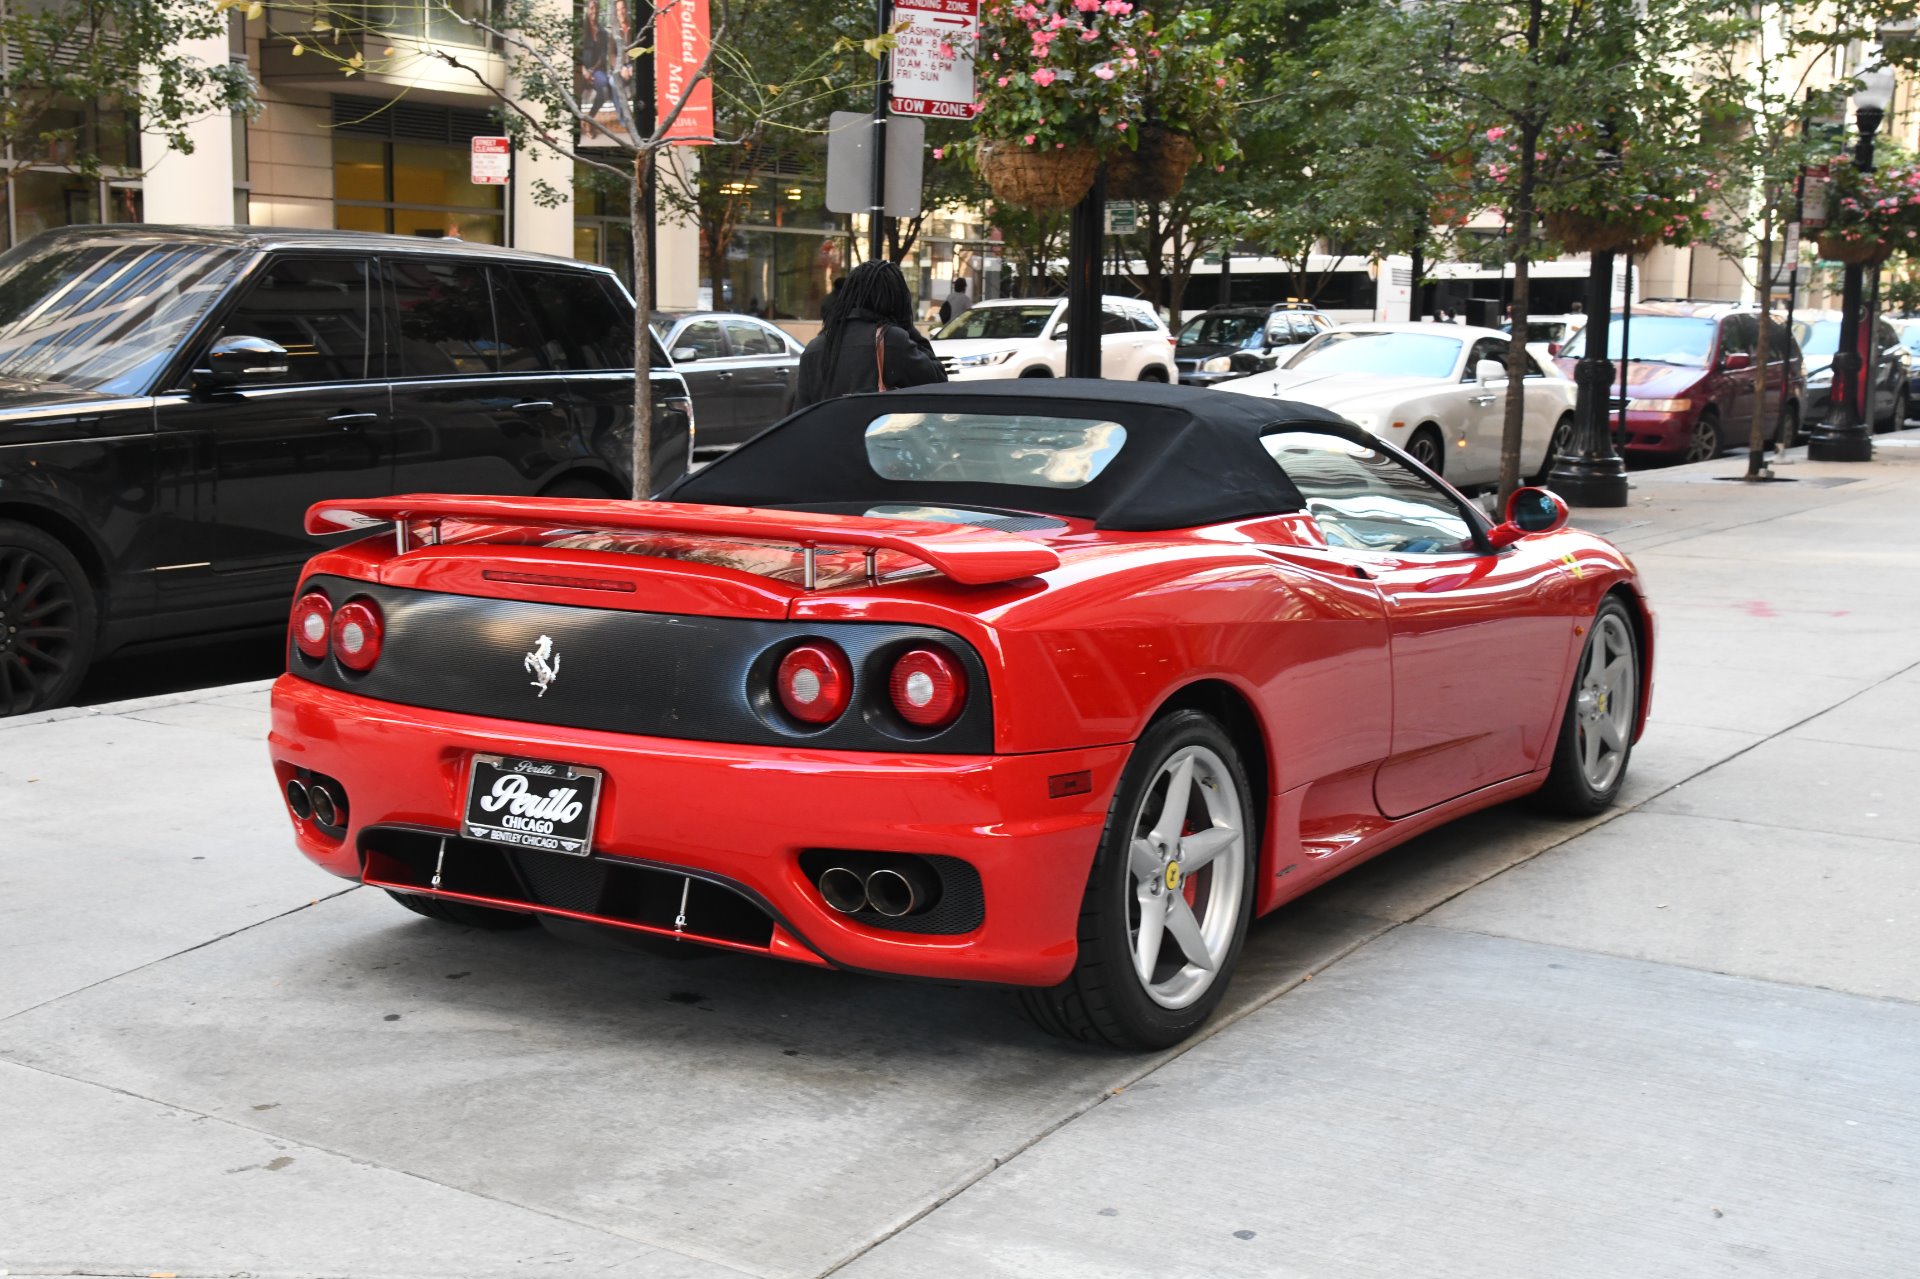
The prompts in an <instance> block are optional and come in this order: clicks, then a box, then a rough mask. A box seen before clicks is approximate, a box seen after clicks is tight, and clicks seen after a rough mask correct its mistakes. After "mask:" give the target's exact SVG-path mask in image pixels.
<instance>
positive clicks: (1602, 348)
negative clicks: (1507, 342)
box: [1514, 253, 1627, 506]
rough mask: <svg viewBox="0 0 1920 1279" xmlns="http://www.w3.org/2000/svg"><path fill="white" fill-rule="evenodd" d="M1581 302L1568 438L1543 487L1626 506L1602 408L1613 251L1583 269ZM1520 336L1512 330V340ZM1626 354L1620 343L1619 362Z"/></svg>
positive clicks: (1623, 475)
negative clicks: (1580, 342)
mask: <svg viewBox="0 0 1920 1279" xmlns="http://www.w3.org/2000/svg"><path fill="white" fill-rule="evenodd" d="M1586 305H1587V327H1586V339H1587V346H1586V351H1585V352H1584V353H1583V354H1582V355H1581V357H1580V362H1579V363H1578V364H1576V365H1574V366H1573V384H1574V387H1575V388H1576V390H1575V395H1574V401H1573V437H1572V439H1571V440H1569V441H1568V443H1567V445H1566V447H1565V448H1564V449H1563V450H1562V451H1561V452H1559V453H1556V454H1554V457H1553V467H1552V469H1550V470H1549V471H1548V472H1547V487H1549V488H1551V489H1552V490H1553V491H1554V492H1556V493H1558V494H1559V495H1560V496H1561V497H1563V498H1565V499H1566V500H1567V501H1568V502H1569V503H1571V504H1572V505H1574V506H1625V505H1626V504H1627V466H1626V463H1625V462H1622V461H1621V460H1620V455H1619V454H1618V453H1616V452H1614V448H1613V425H1612V423H1611V422H1610V421H1609V420H1608V419H1609V417H1610V415H1609V413H1608V412H1607V409H1608V407H1609V406H1608V399H1609V397H1610V396H1611V395H1612V392H1613V361H1611V360H1609V359H1608V358H1607V322H1608V320H1609V318H1610V317H1611V316H1612V314H1613V254H1611V253H1595V254H1594V255H1593V256H1592V260H1591V262H1590V263H1589V264H1588V267H1587V303H1586ZM1522 336H1523V335H1521V334H1515V335H1514V340H1515V341H1519V340H1521V337H1522ZM1625 354H1626V352H1625V347H1624V345H1623V346H1622V349H1621V355H1622V359H1623V360H1624V358H1625ZM1623 380H1624V379H1623Z"/></svg>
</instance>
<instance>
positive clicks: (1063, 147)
mask: <svg viewBox="0 0 1920 1279" xmlns="http://www.w3.org/2000/svg"><path fill="white" fill-rule="evenodd" d="M1053 149H1054V150H1055V151H1065V150H1066V149H1067V144H1066V143H1064V142H1056V143H1054V144H1053Z"/></svg>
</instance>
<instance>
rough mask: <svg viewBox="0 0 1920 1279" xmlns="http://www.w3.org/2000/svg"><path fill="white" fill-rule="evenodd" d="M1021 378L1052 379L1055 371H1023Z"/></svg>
mask: <svg viewBox="0 0 1920 1279" xmlns="http://www.w3.org/2000/svg"><path fill="white" fill-rule="evenodd" d="M1020 376H1021V377H1052V376H1053V370H1052V369H1048V368H1038V369H1021V370H1020Z"/></svg>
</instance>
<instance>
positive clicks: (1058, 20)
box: [1047, 13, 1067, 31]
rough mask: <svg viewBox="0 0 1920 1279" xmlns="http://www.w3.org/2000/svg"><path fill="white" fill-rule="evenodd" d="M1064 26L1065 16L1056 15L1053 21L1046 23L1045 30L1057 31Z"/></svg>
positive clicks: (1065, 22) (1065, 23)
mask: <svg viewBox="0 0 1920 1279" xmlns="http://www.w3.org/2000/svg"><path fill="white" fill-rule="evenodd" d="M1066 25H1067V20H1066V18H1065V16H1064V15H1062V14H1058V13H1056V14H1054V15H1053V20H1052V21H1050V22H1048V23H1047V30H1049V31H1058V30H1059V29H1060V28H1061V27H1064V26H1066Z"/></svg>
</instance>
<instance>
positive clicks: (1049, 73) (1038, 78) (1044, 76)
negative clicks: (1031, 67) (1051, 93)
mask: <svg viewBox="0 0 1920 1279" xmlns="http://www.w3.org/2000/svg"><path fill="white" fill-rule="evenodd" d="M1056 78H1057V77H1056V76H1055V75H1054V73H1053V68H1052V67H1041V68H1040V69H1039V70H1038V71H1036V72H1034V73H1033V82H1034V83H1035V84H1037V85H1039V86H1040V87H1041V88H1042V89H1044V88H1046V87H1047V86H1048V85H1050V84H1052V83H1053V82H1054V80H1055V79H1056Z"/></svg>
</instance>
